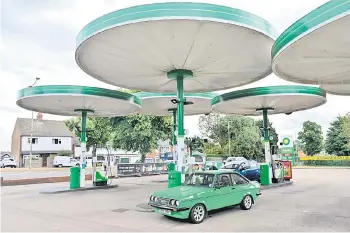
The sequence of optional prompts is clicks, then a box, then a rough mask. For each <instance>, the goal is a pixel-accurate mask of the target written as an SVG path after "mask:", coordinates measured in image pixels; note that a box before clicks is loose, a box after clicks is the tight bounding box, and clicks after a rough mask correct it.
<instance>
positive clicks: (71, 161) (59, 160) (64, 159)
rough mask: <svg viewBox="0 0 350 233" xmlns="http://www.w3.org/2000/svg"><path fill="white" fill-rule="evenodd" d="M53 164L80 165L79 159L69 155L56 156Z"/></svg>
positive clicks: (62, 165)
mask: <svg viewBox="0 0 350 233" xmlns="http://www.w3.org/2000/svg"><path fill="white" fill-rule="evenodd" d="M52 164H53V166H54V167H74V166H79V161H78V160H76V159H75V158H72V157H68V156H55V158H54V159H53V163H52Z"/></svg>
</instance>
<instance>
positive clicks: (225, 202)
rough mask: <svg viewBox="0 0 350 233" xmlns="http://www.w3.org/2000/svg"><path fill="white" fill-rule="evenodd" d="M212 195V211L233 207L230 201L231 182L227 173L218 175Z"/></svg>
mask: <svg viewBox="0 0 350 233" xmlns="http://www.w3.org/2000/svg"><path fill="white" fill-rule="evenodd" d="M214 187H215V189H214V194H215V195H213V200H212V203H213V204H212V206H213V207H214V208H213V209H219V208H223V207H226V206H229V205H233V201H232V199H231V198H232V190H233V189H232V188H233V186H232V181H231V176H230V174H229V173H227V174H225V173H224V174H218V175H216V179H215V182H214Z"/></svg>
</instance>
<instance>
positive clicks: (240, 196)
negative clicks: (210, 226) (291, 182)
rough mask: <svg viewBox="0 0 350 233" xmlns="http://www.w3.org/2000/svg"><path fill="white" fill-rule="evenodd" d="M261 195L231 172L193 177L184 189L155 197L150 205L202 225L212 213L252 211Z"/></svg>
mask: <svg viewBox="0 0 350 233" xmlns="http://www.w3.org/2000/svg"><path fill="white" fill-rule="evenodd" d="M259 195H261V193H260V184H259V183H258V182H254V181H253V182H252V181H249V180H248V179H247V178H245V177H244V176H242V175H240V174H238V173H236V172H235V171H230V170H210V171H202V172H196V173H193V174H191V175H190V176H189V177H188V179H187V180H186V181H185V183H184V184H183V185H182V186H179V187H175V188H169V189H166V190H162V191H157V192H155V193H153V194H152V195H151V197H150V200H149V205H150V206H152V207H154V209H155V211H156V212H158V213H160V214H163V215H165V216H169V217H173V218H179V219H189V220H190V221H191V222H193V223H201V222H203V220H204V219H205V218H206V217H207V214H208V211H211V210H214V209H220V208H224V207H228V206H234V205H240V207H241V208H242V209H243V210H249V209H250V208H251V207H252V205H253V204H254V201H255V200H256V199H257V197H258V196H259Z"/></svg>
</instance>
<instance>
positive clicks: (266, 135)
mask: <svg viewBox="0 0 350 233" xmlns="http://www.w3.org/2000/svg"><path fill="white" fill-rule="evenodd" d="M258 110H262V111H263V127H264V146H265V162H266V164H267V165H268V168H269V177H270V183H271V177H272V160H271V152H270V137H269V119H268V115H267V113H268V110H272V109H268V108H264V109H258Z"/></svg>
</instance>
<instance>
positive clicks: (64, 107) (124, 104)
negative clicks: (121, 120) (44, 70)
mask: <svg viewBox="0 0 350 233" xmlns="http://www.w3.org/2000/svg"><path fill="white" fill-rule="evenodd" d="M17 105H18V106H20V107H22V108H25V109H27V110H31V111H36V112H43V113H49V114H54V115H61V116H81V110H89V112H88V114H89V115H93V116H121V115H128V114H131V113H135V112H138V111H139V110H140V108H141V101H140V99H139V98H137V97H136V96H133V95H131V94H128V93H124V92H120V91H115V90H109V89H104V88H97V87H84V86H56V85H53V86H36V87H29V88H25V89H22V90H20V91H19V92H18V99H17Z"/></svg>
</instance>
